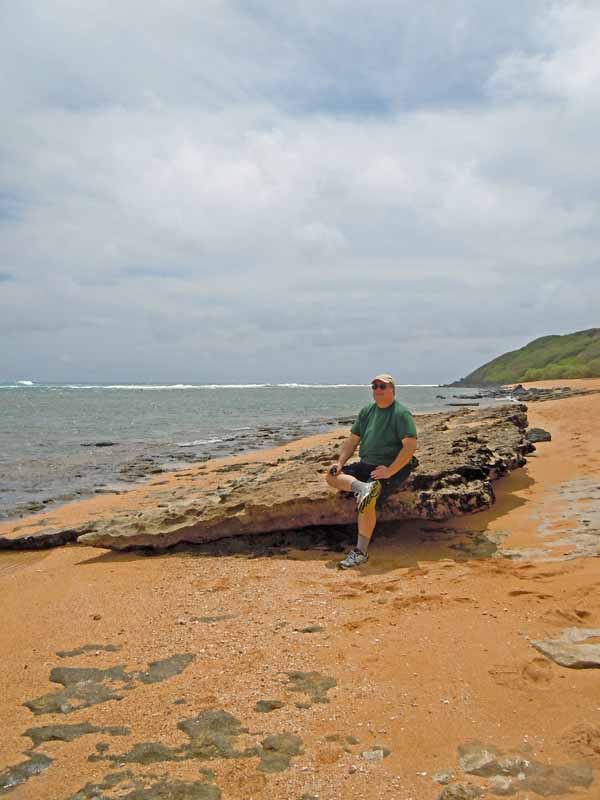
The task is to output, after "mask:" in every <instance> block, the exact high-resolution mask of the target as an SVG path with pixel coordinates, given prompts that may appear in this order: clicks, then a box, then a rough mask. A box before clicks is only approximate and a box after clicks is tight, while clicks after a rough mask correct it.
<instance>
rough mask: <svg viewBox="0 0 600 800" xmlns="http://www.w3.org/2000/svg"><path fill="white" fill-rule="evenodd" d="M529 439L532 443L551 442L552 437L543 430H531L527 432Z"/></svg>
mask: <svg viewBox="0 0 600 800" xmlns="http://www.w3.org/2000/svg"><path fill="white" fill-rule="evenodd" d="M527 438H528V439H529V441H530V442H532V443H535V442H550V441H551V440H552V435H551V434H550V433H548V431H545V430H544V429H543V428H529V430H528V431H527Z"/></svg>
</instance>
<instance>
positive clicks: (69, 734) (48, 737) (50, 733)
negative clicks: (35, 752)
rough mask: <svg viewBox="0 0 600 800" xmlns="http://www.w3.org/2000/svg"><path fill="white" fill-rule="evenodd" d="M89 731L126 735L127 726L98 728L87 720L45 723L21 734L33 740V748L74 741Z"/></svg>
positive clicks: (110, 734) (127, 733)
mask: <svg viewBox="0 0 600 800" xmlns="http://www.w3.org/2000/svg"><path fill="white" fill-rule="evenodd" d="M90 733H106V734H108V735H109V736H128V735H129V733H130V731H129V728H114V727H108V728H98V727H96V725H90V724H89V722H81V723H79V724H75V725H45V726H43V727H41V728H28V729H27V730H26V731H25V733H24V734H23V736H28V737H29V738H30V739H31V741H32V742H33V747H34V749H35V748H36V747H38V746H39V745H40V744H43V743H44V742H53V741H57V742H74V741H75V739H79V738H80V737H81V736H86V735H87V734H90ZM107 747H108V745H107Z"/></svg>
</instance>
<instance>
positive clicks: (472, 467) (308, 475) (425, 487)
mask: <svg viewBox="0 0 600 800" xmlns="http://www.w3.org/2000/svg"><path fill="white" fill-rule="evenodd" d="M525 411H526V408H525V406H521V405H510V406H501V407H496V408H492V409H485V410H477V411H463V412H460V413H458V414H451V415H450V414H430V415H424V416H420V417H419V418H418V430H419V450H418V458H419V462H420V463H419V466H418V468H417V469H416V470H415V471H414V472H413V474H412V475H411V476H410V477H409V478H408V480H407V481H406V482H405V484H404V485H403V486H402V487H400V489H399V490H397V491H396V492H395V493H394V494H392V495H390V497H389V499H388V501H387V503H386V506H385V508H384V509H383V510H382V513H381V514H380V518H381V519H382V520H397V519H432V520H443V519H447V518H449V517H451V516H455V515H460V514H466V513H470V512H473V511H478V510H481V509H485V508H489V507H490V506H491V505H492V504H493V503H494V491H493V488H492V481H494V480H496V479H497V478H500V477H502V476H503V475H506V474H507V473H508V472H510V471H511V470H513V469H516V468H517V467H520V466H522V465H523V464H524V463H525V454H526V453H528V452H530V451H531V450H532V449H533V447H532V445H531V443H530V442H528V440H527V438H526V436H525V431H526V428H527V417H526V414H525ZM338 450H339V441H332V442H330V443H328V444H325V445H321V446H315V447H313V448H310V449H306V450H304V451H301V452H300V453H296V454H295V455H293V456H290V457H289V458H284V459H278V462H276V463H268V464H267V463H264V464H258V465H257V464H252V465H248V466H244V465H243V464H242V465H238V466H239V468H240V471H241V474H238V477H233V478H232V477H230V474H229V473H228V472H227V473H224V475H223V483H222V484H220V485H219V487H218V488H217V489H216V490H215V489H212V490H211V491H210V492H206V491H203V489H202V483H201V479H199V480H198V483H197V486H196V485H194V484H191V485H190V488H189V490H188V491H187V492H186V494H184V495H183V496H182V495H181V493H179V494H178V495H177V496H176V497H174V498H173V500H172V501H171V502H167V503H162V504H161V505H160V506H159V505H158V504H157V506H156V507H151V508H150V509H148V510H145V511H144V512H143V513H142V514H137V515H136V516H129V515H124V514H121V515H119V516H115V517H114V518H113V519H108V520H103V521H101V522H97V523H95V524H92V527H93V530H92V531H89V527H90V526H89V525H88V527H87V530H88V531H89V532H86V533H84V535H82V536H80V537H79V541H81V542H82V543H85V544H91V545H95V546H98V547H108V548H113V549H118V550H122V549H127V548H131V547H149V548H156V549H162V548H165V547H170V546H172V545H174V544H177V543H178V542H190V543H200V542H209V541H214V540H216V539H221V538H225V537H231V536H240V535H248V534H256V533H268V532H270V531H283V530H294V529H299V528H305V527H309V526H312V525H319V526H323V525H340V524H350V523H352V522H353V521H354V520H355V518H356V508H355V503H354V499H353V498H352V497H351V496H350V495H349V494H346V493H340V492H335V491H334V490H332V489H330V488H329V487H328V486H327V485H326V483H325V480H324V474H325V472H326V470H327V467H328V466H329V465H330V464H332V463H333V462H334V461H335V459H336V457H337V453H338Z"/></svg>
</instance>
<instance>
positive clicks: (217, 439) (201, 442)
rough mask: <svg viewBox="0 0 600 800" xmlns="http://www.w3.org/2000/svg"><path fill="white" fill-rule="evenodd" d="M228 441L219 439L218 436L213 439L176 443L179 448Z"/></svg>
mask: <svg viewBox="0 0 600 800" xmlns="http://www.w3.org/2000/svg"><path fill="white" fill-rule="evenodd" d="M225 441H227V440H226V439H219V437H218V436H215V437H213V438H212V439H194V441H193V442H176V445H177V447H197V446H198V445H200V444H217V442H225Z"/></svg>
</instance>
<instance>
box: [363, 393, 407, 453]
mask: <svg viewBox="0 0 600 800" xmlns="http://www.w3.org/2000/svg"><path fill="white" fill-rule="evenodd" d="M352 433H354V434H355V435H356V436H360V449H359V451H358V452H359V455H360V458H361V460H362V461H366V462H367V464H373V465H375V466H379V465H383V466H385V467H389V465H390V464H391V463H392V461H393V460H394V459H395V458H396V456H397V455H398V453H399V452H400V450H402V439H406V438H407V437H415V438H416V436H417V429H416V427H415V421H414V419H413V416H412V414H411V413H410V411H409V410H408V409H407V408H405V407H404V406H403V405H402V403H399V402H398V401H397V400H394V402H393V403H392V404H391V405H390V406H388V407H387V408H379V406H378V405H377V403H371V404H370V405H368V406H365V407H364V408H361V410H360V411H359V412H358V417H357V418H356V422H355V423H354V425H353V426H352Z"/></svg>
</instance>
